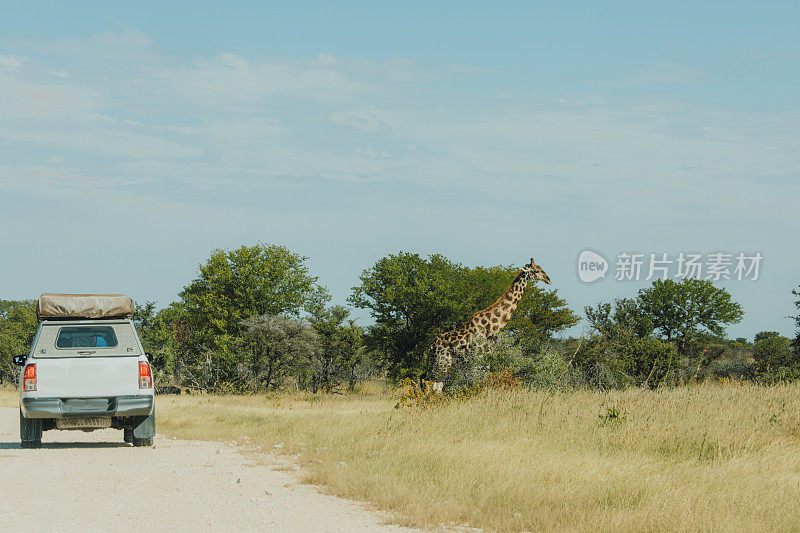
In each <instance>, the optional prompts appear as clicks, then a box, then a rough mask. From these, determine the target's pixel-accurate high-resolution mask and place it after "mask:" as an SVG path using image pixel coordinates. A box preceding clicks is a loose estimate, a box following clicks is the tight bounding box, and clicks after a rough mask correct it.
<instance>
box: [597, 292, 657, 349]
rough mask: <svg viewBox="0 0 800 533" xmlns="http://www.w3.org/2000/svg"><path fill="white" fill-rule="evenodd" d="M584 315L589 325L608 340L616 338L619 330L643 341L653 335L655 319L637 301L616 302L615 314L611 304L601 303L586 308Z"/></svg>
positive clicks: (621, 299)
mask: <svg viewBox="0 0 800 533" xmlns="http://www.w3.org/2000/svg"><path fill="white" fill-rule="evenodd" d="M584 313H585V314H586V319H587V320H588V321H589V324H590V325H591V326H592V328H594V330H595V331H597V332H598V333H599V334H601V335H602V336H604V337H606V338H611V337H613V336H615V335H616V334H617V333H618V332H619V330H625V331H626V332H627V333H628V334H630V335H634V336H636V337H639V338H641V339H643V338H646V337H649V336H650V335H651V334H652V333H653V329H654V326H653V319H652V318H651V317H650V316H649V315H648V314H647V312H645V310H644V309H642V306H641V305H640V304H639V302H638V301H637V300H634V299H631V298H619V299H617V300H615V301H614V307H613V313H612V307H611V304H609V303H599V304H597V306H595V307H585V308H584Z"/></svg>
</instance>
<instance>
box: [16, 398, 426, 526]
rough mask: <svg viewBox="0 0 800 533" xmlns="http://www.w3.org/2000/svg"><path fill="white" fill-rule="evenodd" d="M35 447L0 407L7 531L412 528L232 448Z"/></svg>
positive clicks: (116, 440) (60, 436)
mask: <svg viewBox="0 0 800 533" xmlns="http://www.w3.org/2000/svg"><path fill="white" fill-rule="evenodd" d="M42 442H43V444H42V448H40V449H35V450H29V449H25V450H23V449H21V448H20V447H19V415H18V410H17V409H10V408H5V407H4V408H0V494H2V498H0V524H1V526H2V527H1V528H2V529H3V530H4V531H22V530H28V531H78V530H80V531H110V530H115V531H135V530H144V529H147V530H159V531H160V530H164V531H187V530H191V531H211V530H214V531H223V530H231V529H233V530H237V531H315V532H316V531H347V532H350V531H387V532H388V531H412V530H410V529H405V528H401V527H398V526H392V525H385V524H386V520H387V517H386V516H383V515H381V514H379V513H377V512H374V511H370V510H368V509H367V508H366V507H365V506H364V505H361V504H359V503H356V502H352V501H348V500H344V499H341V498H337V497H334V496H329V495H325V494H321V493H320V492H319V491H318V489H317V488H316V487H313V486H309V485H302V484H300V483H299V482H298V480H297V472H294V471H292V468H293V465H292V463H291V462H289V460H288V459H285V458H282V457H279V456H273V455H268V456H266V462H268V463H269V464H267V465H266V466H261V465H256V464H255V463H254V462H253V461H252V460H249V459H248V458H247V457H246V456H245V455H243V453H242V451H243V448H242V447H240V446H237V445H233V444H226V443H217V442H193V441H182V440H172V439H167V438H164V437H162V436H161V435H157V436H156V440H155V448H133V447H131V446H130V445H128V444H124V443H123V442H122V432H121V431H119V430H111V429H106V430H99V431H94V432H91V433H84V432H82V431H46V432H45V433H44V438H43V439H42ZM262 462H264V460H262Z"/></svg>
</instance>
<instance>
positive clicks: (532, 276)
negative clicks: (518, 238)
mask: <svg viewBox="0 0 800 533" xmlns="http://www.w3.org/2000/svg"><path fill="white" fill-rule="evenodd" d="M522 271H523V272H524V273H525V276H526V277H527V278H528V280H533V281H544V282H545V283H547V284H548V285H550V276H548V275H547V272H545V271H544V269H543V268H542V267H540V266H539V265H537V264H536V263H534V262H533V257H531V263H530V264H529V265H525V266H524V267H522Z"/></svg>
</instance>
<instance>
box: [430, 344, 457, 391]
mask: <svg viewBox="0 0 800 533" xmlns="http://www.w3.org/2000/svg"><path fill="white" fill-rule="evenodd" d="M452 366H453V354H452V352H451V350H450V348H449V347H445V346H439V347H437V350H436V352H435V360H434V364H433V376H432V377H433V381H434V384H433V391H434V392H436V393H440V392H442V390H443V389H444V380H445V378H446V377H447V375H448V374H449V373H450V368H451V367H452Z"/></svg>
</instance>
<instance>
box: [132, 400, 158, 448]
mask: <svg viewBox="0 0 800 533" xmlns="http://www.w3.org/2000/svg"><path fill="white" fill-rule="evenodd" d="M155 436H156V408H155V406H153V412H152V413H150V416H148V417H147V418H145V419H144V420H142V421H141V423H139V425H138V426H136V427H134V428H133V445H134V446H152V445H153V437H155Z"/></svg>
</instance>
